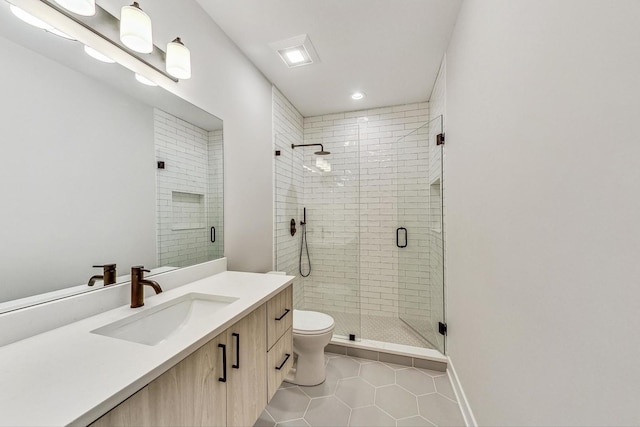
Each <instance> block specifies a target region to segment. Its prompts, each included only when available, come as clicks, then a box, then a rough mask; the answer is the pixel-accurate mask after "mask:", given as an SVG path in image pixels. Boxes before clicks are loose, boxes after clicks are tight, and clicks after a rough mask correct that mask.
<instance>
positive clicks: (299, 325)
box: [293, 309, 335, 335]
mask: <svg viewBox="0 0 640 427" xmlns="http://www.w3.org/2000/svg"><path fill="white" fill-rule="evenodd" d="M334 326H335V325H334V321H333V317H331V316H329V315H327V314H324V313H318V312H317V311H305V310H295V309H294V310H293V333H294V334H298V335H321V334H325V333H327V332H331V331H332V330H333V328H334Z"/></svg>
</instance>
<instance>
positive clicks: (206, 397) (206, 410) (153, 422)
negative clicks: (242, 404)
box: [91, 333, 229, 427]
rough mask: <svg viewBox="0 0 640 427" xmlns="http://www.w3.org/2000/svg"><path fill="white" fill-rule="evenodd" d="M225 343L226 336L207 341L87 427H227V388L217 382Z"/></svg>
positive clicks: (224, 334) (219, 376)
mask: <svg viewBox="0 0 640 427" xmlns="http://www.w3.org/2000/svg"><path fill="white" fill-rule="evenodd" d="M225 341H226V333H223V334H221V335H219V336H217V337H216V338H214V339H213V340H211V341H209V342H208V343H207V344H205V345H203V346H202V347H200V348H199V349H198V350H196V351H195V352H194V353H192V354H191V355H189V356H188V357H187V358H186V359H184V360H183V361H182V362H180V363H178V364H177V365H176V366H174V367H173V368H171V369H169V370H168V371H167V372H165V373H164V374H162V375H161V376H159V377H158V378H156V379H155V380H154V381H152V382H151V383H149V384H148V385H147V386H146V387H144V388H143V389H141V390H140V391H138V392H137V393H136V394H134V395H133V396H131V397H130V398H128V399H127V400H125V401H124V402H122V403H121V404H120V405H118V406H116V407H115V408H113V409H112V410H111V411H109V412H107V413H106V414H105V415H103V416H102V417H101V418H99V419H98V420H97V421H95V422H94V423H93V424H91V426H95V427H103V426H104V427H107V426H185V425H193V426H224V425H227V386H226V384H225V383H223V382H221V381H219V378H221V377H222V376H223V375H224V372H223V366H222V348H220V347H219V345H226V344H225ZM141 363H144V361H142V362H141ZM227 363H228V360H227ZM228 368H229V366H227V370H228ZM227 372H228V371H227Z"/></svg>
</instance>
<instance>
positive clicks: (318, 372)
mask: <svg viewBox="0 0 640 427" xmlns="http://www.w3.org/2000/svg"><path fill="white" fill-rule="evenodd" d="M294 356H296V359H297V360H296V359H294V365H293V368H291V370H290V371H289V373H288V374H287V376H286V377H285V379H284V380H285V381H286V382H288V383H291V384H295V385H299V386H307V387H311V386H315V385H320V384H322V383H323V382H324V381H325V379H326V371H325V361H324V352H316V353H308V354H306V355H305V356H304V357H302V358H300V357H297V356H298V355H297V354H296V353H295V349H294Z"/></svg>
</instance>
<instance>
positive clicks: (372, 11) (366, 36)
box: [196, 0, 462, 117]
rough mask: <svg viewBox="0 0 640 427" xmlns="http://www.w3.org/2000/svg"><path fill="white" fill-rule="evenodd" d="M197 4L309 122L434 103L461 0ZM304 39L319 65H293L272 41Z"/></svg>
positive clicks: (222, 0) (223, 0) (215, 0)
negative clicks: (433, 92) (361, 96)
mask: <svg viewBox="0 0 640 427" xmlns="http://www.w3.org/2000/svg"><path fill="white" fill-rule="evenodd" d="M196 1H197V2H198V3H199V4H200V5H201V6H202V7H203V9H204V10H205V11H206V12H207V13H208V14H209V15H210V16H211V18H213V20H214V21H215V22H216V23H217V24H218V25H219V26H220V27H221V28H222V29H223V30H224V31H225V33H227V35H228V36H229V38H231V39H232V40H233V41H234V42H235V43H236V45H237V46H238V47H239V48H240V50H242V51H243V52H244V54H245V55H246V56H247V57H248V58H249V59H250V60H251V61H252V62H253V63H254V64H255V66H256V67H257V68H258V69H259V70H260V71H261V72H262V73H263V74H264V75H265V76H266V77H267V79H269V80H270V81H271V82H273V84H275V85H276V86H277V87H278V89H280V91H281V92H282V93H283V94H284V95H285V96H286V97H287V98H288V99H289V101H291V103H292V104H293V105H294V106H295V107H296V108H297V109H298V111H299V112H300V113H301V114H302V115H303V116H305V117H310V116H317V115H322V114H328V113H337V112H343V111H353V110H363V109H370V108H376V107H383V106H390V105H398V104H407V103H412V102H422V101H426V100H428V99H429V95H430V94H431V89H432V87H433V84H434V82H435V79H436V76H437V73H438V68H439V66H440V61H441V59H442V57H443V55H444V52H445V49H446V46H447V44H448V42H449V37H450V35H451V32H452V30H453V26H454V24H455V20H456V17H457V14H458V9H459V8H460V4H461V2H462V0H240V1H230V0H196ZM300 34H307V35H308V36H309V38H310V39H311V42H312V43H313V46H314V48H315V50H316V51H317V54H318V56H319V59H320V61H319V62H317V63H314V64H311V65H307V66H302V67H295V68H288V67H287V66H286V65H285V64H284V62H283V61H282V60H281V59H280V57H279V56H278V54H277V53H276V51H275V50H273V49H272V48H270V47H269V44H270V43H273V42H277V41H280V40H284V39H288V38H291V37H294V36H297V35H300ZM356 91H361V92H364V93H365V94H366V96H365V98H364V99H362V100H359V101H354V100H352V99H351V97H350V96H351V94H352V93H353V92H356Z"/></svg>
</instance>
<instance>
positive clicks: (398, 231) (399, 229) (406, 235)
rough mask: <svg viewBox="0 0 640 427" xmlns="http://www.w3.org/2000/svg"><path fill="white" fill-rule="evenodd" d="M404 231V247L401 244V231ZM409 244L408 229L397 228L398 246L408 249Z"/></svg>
mask: <svg viewBox="0 0 640 427" xmlns="http://www.w3.org/2000/svg"><path fill="white" fill-rule="evenodd" d="M401 230H402V231H404V245H401V244H400V231H401ZM408 243H409V234H408V232H407V229H406V228H404V227H398V228H396V246H397V247H399V248H406V247H407V244H408Z"/></svg>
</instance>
